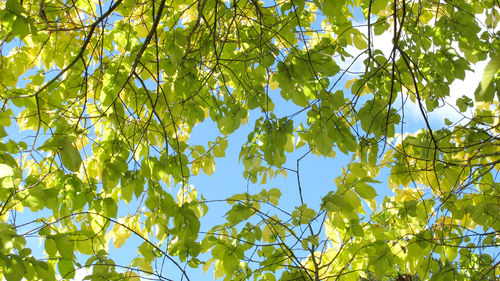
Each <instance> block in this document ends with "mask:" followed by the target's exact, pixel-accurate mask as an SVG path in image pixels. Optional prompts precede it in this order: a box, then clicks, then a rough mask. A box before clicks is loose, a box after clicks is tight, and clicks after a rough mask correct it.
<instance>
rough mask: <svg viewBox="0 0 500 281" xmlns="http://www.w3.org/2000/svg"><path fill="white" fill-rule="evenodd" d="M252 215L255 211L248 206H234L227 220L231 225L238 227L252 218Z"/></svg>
mask: <svg viewBox="0 0 500 281" xmlns="http://www.w3.org/2000/svg"><path fill="white" fill-rule="evenodd" d="M252 214H253V211H252V209H251V208H249V207H248V206H247V205H243V204H241V203H238V204H234V205H233V207H232V208H231V210H229V211H228V212H227V213H226V219H227V221H228V222H229V223H230V224H232V225H236V224H238V223H240V222H242V221H244V220H246V219H248V218H249V217H251V216H252Z"/></svg>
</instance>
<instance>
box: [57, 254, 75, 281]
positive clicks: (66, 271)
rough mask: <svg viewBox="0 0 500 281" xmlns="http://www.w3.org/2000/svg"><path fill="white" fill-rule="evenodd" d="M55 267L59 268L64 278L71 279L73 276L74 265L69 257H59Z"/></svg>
mask: <svg viewBox="0 0 500 281" xmlns="http://www.w3.org/2000/svg"><path fill="white" fill-rule="evenodd" d="M57 269H59V273H60V274H61V277H63V278H64V279H72V278H74V277H75V267H74V265H73V262H72V261H71V260H69V259H64V258H63V259H59V261H58V262H57Z"/></svg>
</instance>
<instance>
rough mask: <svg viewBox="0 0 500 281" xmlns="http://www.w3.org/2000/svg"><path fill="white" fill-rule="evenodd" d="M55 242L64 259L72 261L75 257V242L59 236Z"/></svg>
mask: <svg viewBox="0 0 500 281" xmlns="http://www.w3.org/2000/svg"><path fill="white" fill-rule="evenodd" d="M55 240H56V245H57V250H58V251H59V254H61V256H62V257H63V258H66V259H69V260H72V259H73V257H74V252H73V241H71V240H70V239H69V238H68V237H65V236H63V235H59V236H57V237H56V238H55Z"/></svg>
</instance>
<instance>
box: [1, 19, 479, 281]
mask: <svg viewBox="0 0 500 281" xmlns="http://www.w3.org/2000/svg"><path fill="white" fill-rule="evenodd" d="M358 16H359V15H358ZM391 38H392V34H391V33H390V32H388V33H386V34H383V35H382V36H380V37H376V39H375V40H374V47H375V48H378V49H381V50H383V51H384V54H385V55H386V57H388V56H389V53H390V50H391V49H392V44H390V42H391ZM350 51H352V52H359V51H358V50H355V49H351V50H350ZM362 61H363V58H361V59H359V60H358V61H357V62H356V63H355V64H354V66H353V67H352V68H351V70H352V71H362V70H364V66H363V65H362ZM338 63H339V66H340V67H341V68H344V69H345V68H346V67H347V66H348V65H349V64H350V62H344V63H342V62H338ZM485 65H486V62H480V63H478V64H477V65H476V66H475V67H474V69H475V70H476V71H475V72H472V71H468V72H467V73H466V78H465V80H464V81H460V80H458V81H455V82H454V83H453V84H452V87H451V89H450V93H451V96H450V97H448V98H447V99H446V101H447V102H448V103H449V104H451V105H455V101H456V99H457V98H459V97H461V96H462V95H468V96H469V97H471V98H473V93H474V90H475V89H476V87H477V85H478V83H479V81H480V80H481V77H482V73H483V70H484V67H485ZM352 78H353V76H350V75H347V76H346V77H345V78H343V80H342V82H341V83H339V85H338V86H337V88H339V89H344V84H345V82H346V81H348V80H350V79H352ZM271 95H279V93H278V92H274V93H271ZM399 102H401V101H399ZM276 107H280V110H283V111H284V112H294V111H295V110H296V106H295V105H293V104H292V103H291V101H290V102H284V101H280V102H279V103H278V102H276ZM405 111H406V116H407V117H406V118H407V119H406V121H407V122H408V125H407V126H406V128H407V129H409V130H411V131H410V132H415V131H417V130H418V129H420V128H423V127H424V122H423V119H422V118H421V115H420V111H419V109H418V107H417V105H415V104H412V103H410V102H408V103H406V104H405ZM303 115H304V116H305V113H304V114H303ZM304 116H303V117H299V120H300V118H304ZM430 117H431V120H434V121H433V122H434V123H431V125H435V126H441V125H442V124H443V120H444V118H445V117H446V118H449V119H451V120H453V121H459V120H460V118H461V115H460V114H459V113H458V112H455V111H454V110H451V108H450V107H449V106H444V107H442V108H438V109H436V110H435V111H434V112H433V113H431V114H430ZM254 120H255V116H251V117H250V120H249V122H248V123H247V124H245V125H243V126H241V127H240V128H239V129H238V130H237V131H236V132H235V133H233V134H232V135H230V136H229V137H228V143H229V147H228V148H227V150H226V157H224V158H217V159H216V169H215V172H214V174H212V175H211V176H210V177H209V176H206V175H205V174H204V173H203V172H200V174H199V175H198V176H197V177H192V178H191V180H190V184H192V185H193V186H194V187H195V188H196V189H197V190H198V193H199V194H203V196H204V197H205V198H206V199H208V200H217V199H225V198H227V197H228V196H230V195H232V194H235V193H244V192H249V193H258V192H259V191H260V190H262V189H263V188H265V189H268V190H269V189H271V188H278V189H280V190H281V191H282V194H283V195H282V198H281V200H280V202H286V203H285V204H284V205H282V207H284V208H285V209H287V210H289V211H293V208H294V206H299V205H300V200H299V196H298V192H297V183H296V181H297V179H296V177H295V175H294V174H293V173H288V177H286V178H282V177H278V178H276V179H272V180H269V181H268V182H267V183H266V184H264V185H259V184H252V183H250V182H249V181H247V180H246V179H245V178H243V170H244V167H243V164H242V163H240V162H239V161H238V155H239V151H240V148H241V145H243V144H244V143H245V142H246V139H247V135H248V133H250V132H251V131H252V130H253V124H254V123H253V121H254ZM14 130H15V129H14ZM10 132H11V131H10ZM10 132H9V133H10ZM217 135H219V134H218V129H217V126H216V124H214V123H213V122H211V121H208V120H207V122H204V123H202V124H199V125H198V126H197V127H195V129H194V131H193V133H192V135H191V139H190V141H189V143H190V144H202V145H206V143H207V141H208V140H213V139H214V138H215V137H216V136H217ZM306 152H307V149H306V148H305V147H304V148H302V149H299V150H298V151H296V152H294V153H292V154H289V155H287V163H286V164H285V165H284V166H285V167H289V168H292V169H295V165H296V160H297V159H298V158H300V157H301V156H303V155H304V154H305V153H306ZM349 161H350V155H345V154H343V153H342V152H340V151H337V153H336V157H335V158H334V159H331V158H324V157H317V156H315V155H312V154H309V155H307V156H306V157H305V158H304V159H303V160H301V162H300V165H301V175H300V176H301V183H302V188H303V190H304V191H305V192H304V193H303V194H304V201H305V203H306V204H308V206H310V207H312V208H313V209H318V208H317V207H318V206H319V204H320V202H321V196H324V195H326V194H327V193H328V192H329V191H332V190H335V185H334V182H333V180H334V178H336V177H337V176H338V175H340V173H341V167H343V166H344V165H345V164H346V163H348V162H349ZM387 176H388V171H387V170H382V172H381V175H380V178H381V181H382V183H381V184H378V185H376V186H375V187H376V189H377V192H378V193H379V197H378V200H381V198H382V197H383V196H385V195H389V194H390V191H389V188H388V187H387V186H386V185H384V184H385V183H386V182H387V181H386V180H384V179H387ZM209 207H210V210H209V213H208V214H207V216H206V217H205V218H203V219H202V228H201V230H202V231H208V230H209V229H208V228H207V226H206V225H210V226H213V225H215V224H218V223H221V222H222V221H223V217H222V216H223V214H224V213H225V212H226V210H227V209H228V208H227V207H228V205H227V204H226V203H210V205H209ZM26 214H29V212H26ZM128 242H131V243H130V244H129V243H128ZM128 242H127V243H126V245H125V246H124V247H123V248H120V249H113V248H112V246H111V248H110V249H111V250H112V251H111V252H110V254H111V257H112V258H114V259H115V261H116V262H117V263H125V264H126V263H127V261H128V260H130V259H131V258H133V257H135V255H136V252H135V251H136V248H135V247H136V246H137V245H139V244H138V242H137V241H136V240H134V239H133V238H131V240H130V241H128ZM29 243H30V244H29V246H31V247H32V248H34V249H37V248H38V247H40V245H38V244H37V243H36V242H35V241H30V242H29ZM41 247H43V245H41ZM34 253H36V251H34ZM165 270H167V271H168V270H173V271H174V275H167V277H168V278H171V279H173V280H180V279H181V278H180V276H179V275H178V270H176V269H173V268H171V267H169V266H167V267H166V268H165ZM87 273H88V271H87V270H85V269H83V270H78V271H77V275H76V276H75V278H74V280H78V281H80V280H83V277H84V276H85V275H87ZM189 273H190V277H191V280H213V267H211V268H210V269H209V272H207V274H206V275H202V271H201V270H192V269H189ZM191 274H192V275H191Z"/></svg>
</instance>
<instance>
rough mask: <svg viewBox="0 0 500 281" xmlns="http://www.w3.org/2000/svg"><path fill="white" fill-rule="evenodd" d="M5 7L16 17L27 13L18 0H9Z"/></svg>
mask: <svg viewBox="0 0 500 281" xmlns="http://www.w3.org/2000/svg"><path fill="white" fill-rule="evenodd" d="M5 7H6V8H7V10H9V11H11V12H12V13H14V14H15V15H20V14H21V13H24V12H26V11H25V10H24V8H23V6H22V5H21V3H20V2H19V1H18V0H7V2H6V3H5Z"/></svg>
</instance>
